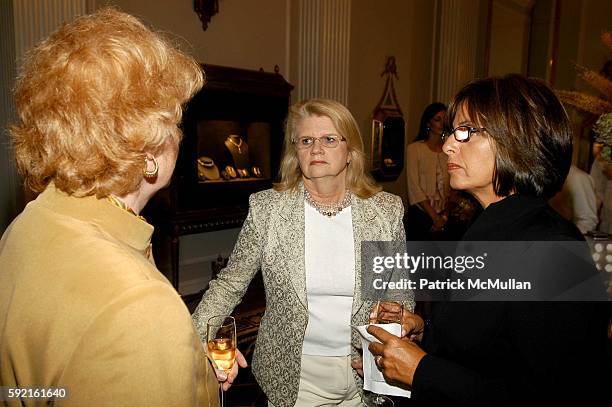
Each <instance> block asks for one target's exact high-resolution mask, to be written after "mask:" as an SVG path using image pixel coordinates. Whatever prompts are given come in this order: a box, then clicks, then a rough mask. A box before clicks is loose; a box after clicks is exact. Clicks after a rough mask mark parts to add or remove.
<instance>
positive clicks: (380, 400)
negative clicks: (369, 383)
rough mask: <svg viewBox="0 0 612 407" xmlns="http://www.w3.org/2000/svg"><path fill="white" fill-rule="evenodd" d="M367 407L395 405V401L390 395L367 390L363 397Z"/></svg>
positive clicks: (390, 406)
mask: <svg viewBox="0 0 612 407" xmlns="http://www.w3.org/2000/svg"><path fill="white" fill-rule="evenodd" d="M362 401H363V404H365V406H366V407H393V406H395V403H393V400H391V399H390V398H389V397H387V396H384V395H382V394H376V393H372V392H369V391H365V392H364V394H363V398H362Z"/></svg>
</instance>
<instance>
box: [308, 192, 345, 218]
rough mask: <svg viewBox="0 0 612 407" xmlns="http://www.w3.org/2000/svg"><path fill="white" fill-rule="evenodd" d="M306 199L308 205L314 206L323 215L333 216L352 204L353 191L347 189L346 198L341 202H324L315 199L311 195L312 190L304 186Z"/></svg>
mask: <svg viewBox="0 0 612 407" xmlns="http://www.w3.org/2000/svg"><path fill="white" fill-rule="evenodd" d="M304 199H305V200H306V202H307V203H308V205H310V206H311V207H313V208H314V209H315V210H316V211H317V212H319V213H320V214H321V215H324V216H327V217H328V218H331V217H332V216H336V215H337V214H339V213H340V212H342V210H343V209H345V208H348V207H349V206H350V205H351V192H350V191H349V190H347V191H346V193H345V194H344V199H343V200H342V201H340V202H335V203H322V202H317V201H315V200H314V199H313V198H312V196H311V195H310V192H308V190H307V189H306V188H304Z"/></svg>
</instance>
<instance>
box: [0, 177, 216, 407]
mask: <svg viewBox="0 0 612 407" xmlns="http://www.w3.org/2000/svg"><path fill="white" fill-rule="evenodd" d="M152 232H153V227H152V226H151V225H149V224H148V223H146V222H143V221H142V220H140V219H138V218H137V217H135V216H134V215H132V214H130V213H128V212H126V211H124V210H122V209H120V208H118V207H116V206H114V205H112V204H111V203H110V202H108V201H107V200H105V199H103V200H98V199H96V198H95V197H87V198H76V197H71V196H68V195H65V194H64V193H62V192H60V191H58V190H56V189H55V188H54V187H53V185H50V186H49V187H48V188H47V189H46V190H45V191H44V192H43V193H42V194H41V195H40V196H39V197H38V198H37V199H36V200H35V201H34V202H31V203H30V204H29V205H28V206H27V207H26V209H25V210H24V212H23V213H22V214H21V215H20V216H19V217H18V218H17V219H15V221H14V222H13V223H12V224H11V225H10V226H9V228H8V229H7V231H6V233H5V234H4V236H3V237H2V240H1V241H0V385H2V386H11V387H14V386H20V387H25V386H36V387H63V388H66V389H67V391H68V398H67V399H66V400H59V401H57V402H56V403H55V405H57V406H79V407H80V406H96V407H98V406H130V407H133V406H159V407H162V406H163V407H166V406H218V405H219V401H218V385H217V382H216V379H215V376H214V373H213V372H212V369H209V367H208V366H209V364H208V362H207V361H206V359H205V356H204V353H203V349H202V345H201V342H200V340H199V338H198V336H197V334H196V332H195V330H194V329H193V325H192V323H191V319H190V315H189V311H188V310H187V308H186V307H185V305H184V304H183V302H182V301H181V298H180V297H179V295H178V294H177V293H176V291H175V290H174V288H173V287H172V286H171V285H170V283H169V282H168V280H166V278H165V277H164V276H163V275H162V274H161V273H159V271H158V270H157V269H156V268H155V265H154V264H153V263H152V262H151V261H150V259H149V258H147V254H148V252H149V245H150V238H151V233H152ZM9 405H18V404H14V403H10V404H9ZM19 405H20V404H19ZM25 405H28V406H35V405H36V406H38V405H46V404H44V403H43V402H41V401H38V402H36V401H33V400H27V401H25Z"/></svg>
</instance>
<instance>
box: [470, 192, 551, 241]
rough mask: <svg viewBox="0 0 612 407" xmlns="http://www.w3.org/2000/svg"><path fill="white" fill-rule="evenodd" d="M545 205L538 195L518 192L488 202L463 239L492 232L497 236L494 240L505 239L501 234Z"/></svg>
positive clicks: (475, 238)
mask: <svg viewBox="0 0 612 407" xmlns="http://www.w3.org/2000/svg"><path fill="white" fill-rule="evenodd" d="M546 206H547V202H546V200H544V199H543V198H540V197H536V196H529V195H519V194H514V195H510V196H507V197H506V198H504V199H502V200H501V201H498V202H495V203H492V204H490V205H489V206H488V207H487V208H486V209H485V210H484V211H483V212H482V213H481V214H480V216H478V218H477V219H476V221H475V222H474V224H473V225H472V226H471V227H470V228H469V229H468V231H467V232H466V233H465V235H464V236H463V240H481V239H480V238H479V237H480V236H487V239H488V238H490V236H491V235H490V233H492V232H494V233H496V236H498V239H496V240H505V238H504V236H503V235H504V233H505V232H506V231H507V230H508V229H510V230H511V229H513V227H515V226H516V225H517V224H519V222H520V221H521V220H522V219H525V217H526V216H529V215H530V214H534V213H536V212H539V211H541V210H543V209H544V208H545V207H546Z"/></svg>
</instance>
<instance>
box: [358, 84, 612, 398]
mask: <svg viewBox="0 0 612 407" xmlns="http://www.w3.org/2000/svg"><path fill="white" fill-rule="evenodd" d="M447 120H448V122H449V124H452V129H453V130H451V131H449V136H448V137H446V138H445V142H444V147H443V149H444V152H445V153H446V154H447V155H448V171H449V173H450V183H451V186H452V187H453V188H456V189H462V190H466V191H468V192H469V193H470V194H472V195H473V196H474V197H476V199H478V201H479V202H480V203H481V205H482V206H483V208H485V209H484V212H483V213H482V214H481V215H480V217H479V218H478V219H477V220H476V221H475V223H474V224H473V225H472V226H471V228H470V229H469V230H468V231H467V233H466V234H465V235H464V240H472V241H490V240H514V241H572V240H574V241H580V240H584V239H583V237H582V235H581V233H580V231H579V230H578V229H577V228H576V227H575V226H574V225H573V224H571V223H570V222H569V221H567V220H565V219H563V218H562V217H561V216H560V215H558V214H557V213H556V212H555V211H553V210H552V209H551V208H550V207H549V206H548V205H547V203H546V202H547V199H548V198H550V197H551V196H552V195H554V194H555V193H556V192H557V191H558V190H559V189H560V188H561V186H562V185H563V182H564V180H565V177H566V176H567V173H568V170H569V167H570V163H571V158H572V132H571V128H570V123H569V120H568V117H567V114H566V112H565V110H564V109H563V106H562V105H561V103H560V102H559V100H558V99H557V97H556V96H555V94H554V92H553V91H552V90H551V89H550V88H548V87H547V86H546V85H545V84H544V83H543V82H541V81H539V80H535V79H526V78H524V77H522V76H520V75H509V76H505V77H502V78H490V79H483V80H478V81H475V82H472V83H470V84H468V85H466V86H465V87H464V88H463V89H462V90H461V91H460V92H459V93H458V94H457V96H455V98H454V100H453V102H452V103H451V105H450V107H449V110H448V119H447ZM585 245H586V243H585ZM585 250H586V247H585ZM553 255H554V254H551V253H550V252H549V253H540V252H538V251H536V250H531V251H529V252H526V254H525V258H524V259H516V261H517V266H516V267H521V265H520V264H521V263H520V262H521V261H524V262H531V263H533V264H546V263H547V261H550V260H551V256H553ZM558 263H559V262H558ZM561 263H562V262H561ZM562 264H563V263H562ZM587 269H588V270H585V273H586V275H585V276H584V277H590V276H592V274H591V273H590V268H588V267H587ZM592 269H593V272H594V267H592ZM577 272H579V271H578V270H573V269H572V270H564V269H562V268H561V269H558V270H555V273H558V279H559V281H563V280H564V278H567V277H568V275H570V274H572V273H577ZM553 280H554V279H553ZM553 282H554V281H553ZM551 283H552V282H551ZM436 305H437V307H436V308H434V314H433V318H432V321H431V324H430V325H429V327H428V329H427V330H426V331H425V333H424V335H423V320H422V319H420V317H418V316H416V315H410V314H409V313H406V314H407V319H406V321H405V322H406V324H407V325H408V326H407V327H406V328H407V330H408V331H410V330H411V329H412V332H413V334H416V335H417V337H419V338H422V339H423V343H422V347H420V346H418V345H417V344H415V343H413V342H410V341H402V340H399V339H397V338H392V337H390V336H389V335H385V333H384V332H381V331H380V330H379V329H378V328H376V327H370V328H369V329H370V330H371V332H372V333H373V334H374V335H376V336H377V337H379V338H380V339H381V340H382V342H383V344H376V345H373V346H371V350H372V352H373V353H374V354H376V355H377V356H378V357H377V359H378V364H379V366H380V367H381V368H382V369H383V372H384V374H385V376H386V377H387V379H388V380H396V381H400V382H403V383H405V384H407V385H410V386H412V396H413V398H414V399H415V401H419V402H421V403H423V404H426V405H479V406H480V405H482V406H493V405H495V406H500V405H512V406H515V405H518V404H520V403H522V402H528V403H537V404H546V405H553V404H570V403H572V404H585V403H587V404H588V402H587V401H586V400H587V398H588V399H590V400H603V399H604V398H602V396H601V395H600V394H602V391H603V390H605V389H606V387H605V386H606V385H605V384H604V383H606V381H608V380H609V370H608V371H605V370H604V365H605V363H606V339H607V335H606V327H607V315H606V313H605V311H606V310H607V308H606V309H602V307H601V306H600V305H598V304H596V303H580V302H567V303H562V302H544V303H537V302H506V303H504V302H487V303H482V302H472V303H470V302H463V303H459V302H454V303H447V304H444V303H438V304H436ZM602 311H604V312H602Z"/></svg>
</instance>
